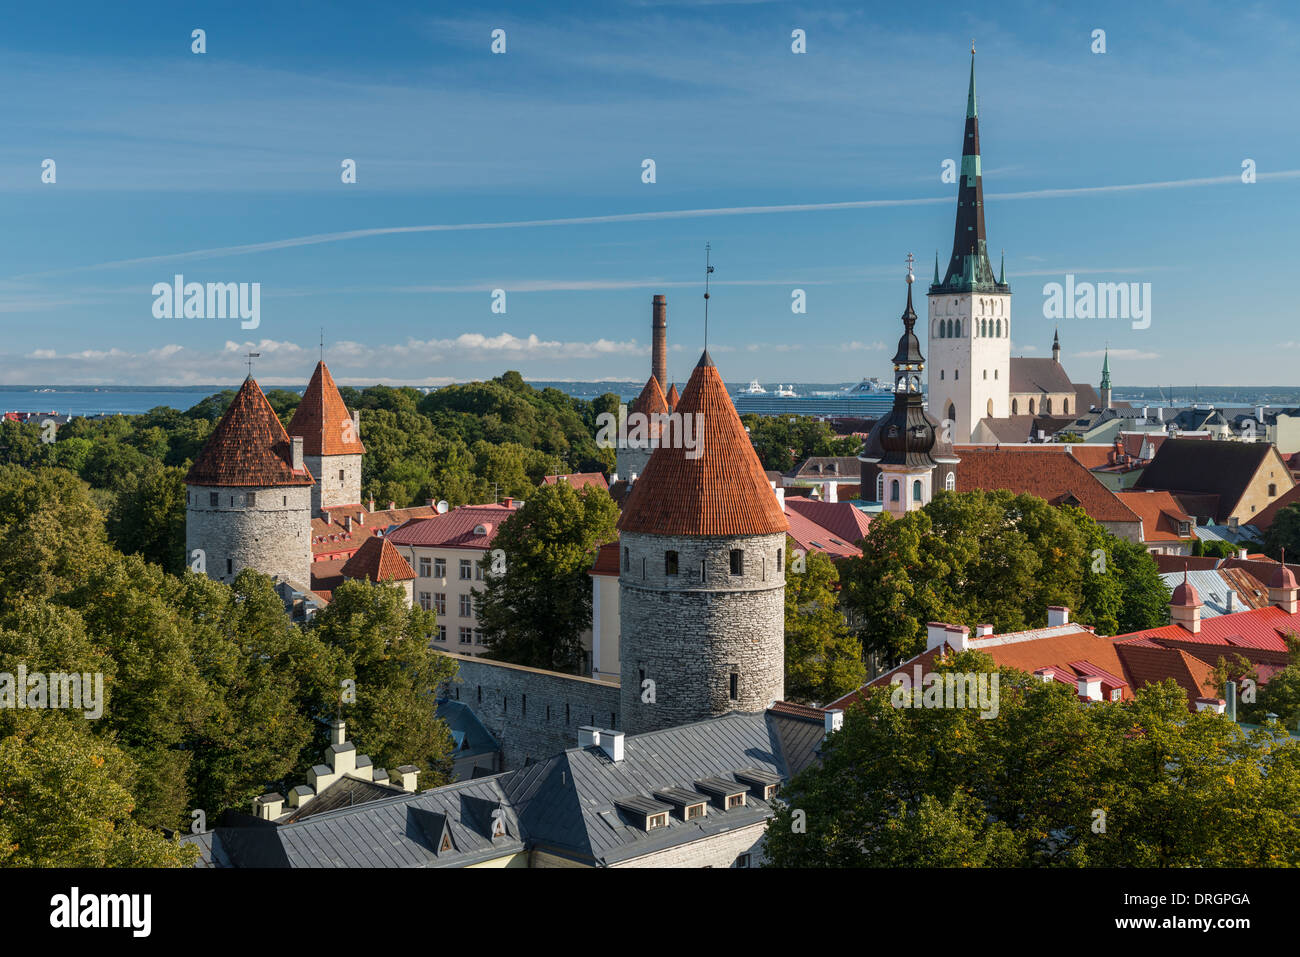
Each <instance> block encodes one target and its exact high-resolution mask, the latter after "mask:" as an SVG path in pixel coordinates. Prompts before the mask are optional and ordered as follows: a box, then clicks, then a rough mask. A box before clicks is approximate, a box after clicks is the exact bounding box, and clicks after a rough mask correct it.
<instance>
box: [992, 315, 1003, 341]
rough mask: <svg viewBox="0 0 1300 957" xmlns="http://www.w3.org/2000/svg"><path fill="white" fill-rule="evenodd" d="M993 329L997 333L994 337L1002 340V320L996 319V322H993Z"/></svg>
mask: <svg viewBox="0 0 1300 957" xmlns="http://www.w3.org/2000/svg"><path fill="white" fill-rule="evenodd" d="M993 328H994V329H995V330H996V331H995V332H994V333H993V335H994V336H995V337H996V338H998V339H1001V338H1002V320H1001V319H996V320H994V322H993Z"/></svg>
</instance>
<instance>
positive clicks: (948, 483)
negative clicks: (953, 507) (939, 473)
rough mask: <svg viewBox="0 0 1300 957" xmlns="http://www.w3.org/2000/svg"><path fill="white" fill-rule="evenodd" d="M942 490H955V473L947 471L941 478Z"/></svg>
mask: <svg viewBox="0 0 1300 957" xmlns="http://www.w3.org/2000/svg"><path fill="white" fill-rule="evenodd" d="M943 490H944V491H945V492H954V491H956V490H957V473H956V472H949V473H948V474H947V475H945V476H944V478H943Z"/></svg>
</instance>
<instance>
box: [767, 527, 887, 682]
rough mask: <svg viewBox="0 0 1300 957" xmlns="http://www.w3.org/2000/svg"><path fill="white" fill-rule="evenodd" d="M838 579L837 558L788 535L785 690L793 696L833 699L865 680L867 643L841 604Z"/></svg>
mask: <svg viewBox="0 0 1300 957" xmlns="http://www.w3.org/2000/svg"><path fill="white" fill-rule="evenodd" d="M839 581H840V576H839V572H838V571H837V570H836V568H835V563H834V562H833V561H831V560H830V559H829V558H827V557H826V556H825V555H823V554H822V553H821V552H809V553H807V554H806V555H805V554H803V553H802V549H799V548H798V545H797V543H796V542H795V541H794V539H792V538H787V539H786V560H785V693H786V697H787V698H790V699H791V700H793V701H805V702H811V701H819V702H827V701H833V700H835V699H836V698H838V697H840V696H841V695H844V694H848V693H849V692H850V691H852V690H853V689H854V688H857V687H860V686H861V685H862V683H863V682H864V681H865V680H866V674H867V672H866V667H865V666H864V664H863V662H862V644H861V642H859V641H858V639H857V638H856V637H854V636H853V635H851V634H850V633H849V628H848V623H847V622H846V621H845V620H844V613H843V612H842V611H841V610H840V607H839V601H838V595H837V593H838V591H839Z"/></svg>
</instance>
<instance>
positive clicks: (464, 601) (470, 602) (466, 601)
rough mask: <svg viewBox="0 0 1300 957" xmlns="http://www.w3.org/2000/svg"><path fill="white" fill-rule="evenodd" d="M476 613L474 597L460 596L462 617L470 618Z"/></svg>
mask: <svg viewBox="0 0 1300 957" xmlns="http://www.w3.org/2000/svg"><path fill="white" fill-rule="evenodd" d="M473 614H474V599H473V597H472V596H470V595H461V596H460V617H462V618H469V617H470V616H471V615H473Z"/></svg>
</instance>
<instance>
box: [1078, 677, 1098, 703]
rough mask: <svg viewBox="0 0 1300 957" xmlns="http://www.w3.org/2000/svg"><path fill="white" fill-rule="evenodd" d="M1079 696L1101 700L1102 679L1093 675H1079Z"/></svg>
mask: <svg viewBox="0 0 1300 957" xmlns="http://www.w3.org/2000/svg"><path fill="white" fill-rule="evenodd" d="M1079 697H1080V698H1087V699H1088V700H1089V701H1100V700H1101V679H1100V678H1097V677H1094V676H1093V675H1079Z"/></svg>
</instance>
